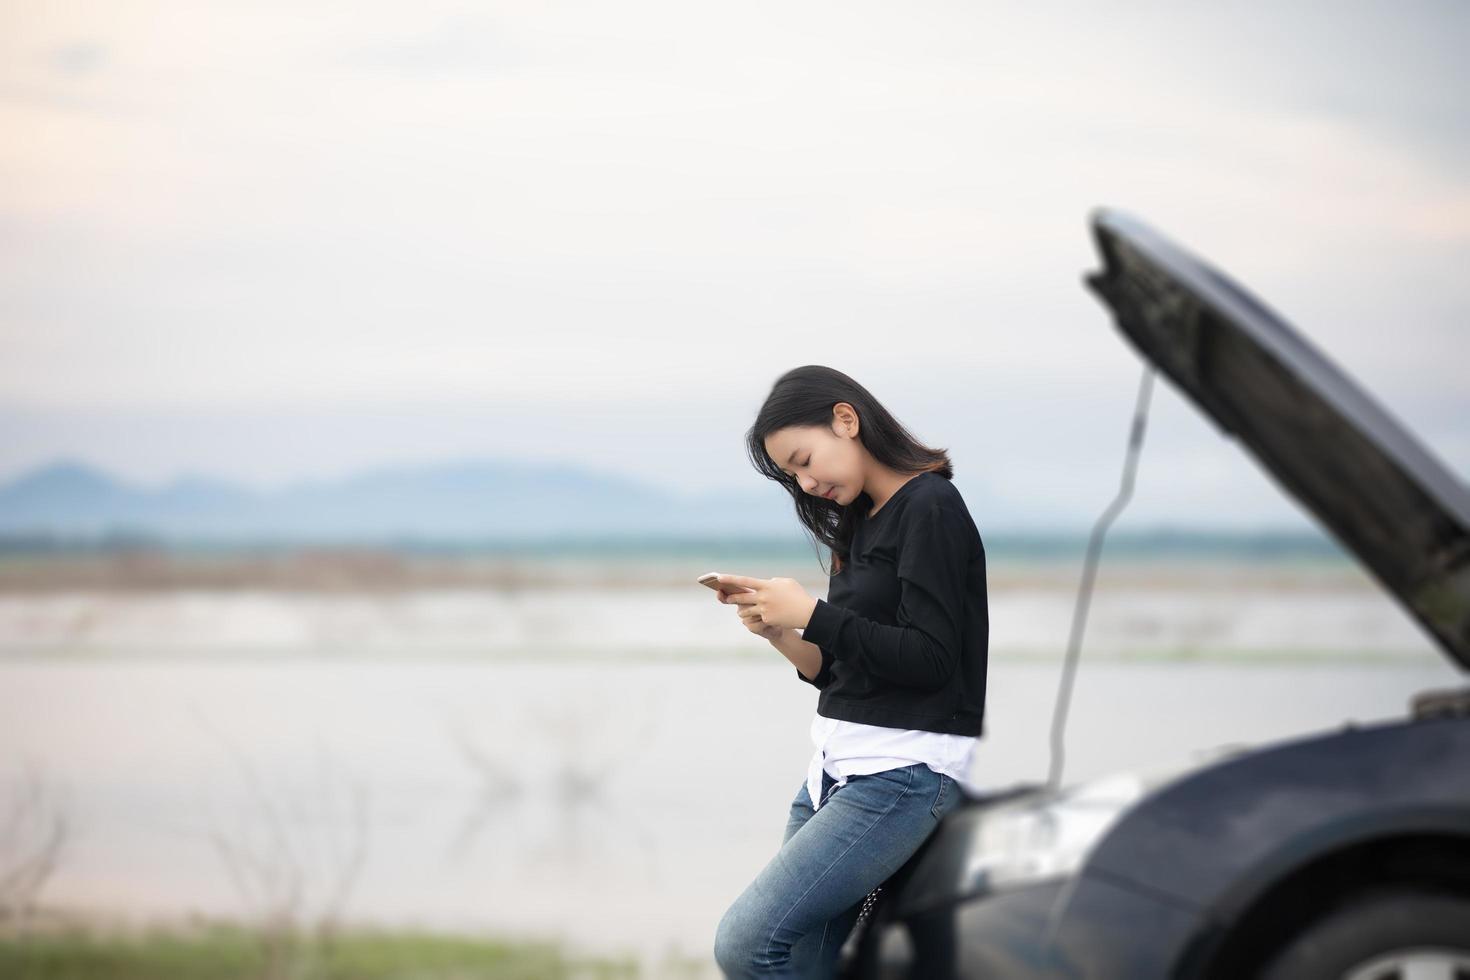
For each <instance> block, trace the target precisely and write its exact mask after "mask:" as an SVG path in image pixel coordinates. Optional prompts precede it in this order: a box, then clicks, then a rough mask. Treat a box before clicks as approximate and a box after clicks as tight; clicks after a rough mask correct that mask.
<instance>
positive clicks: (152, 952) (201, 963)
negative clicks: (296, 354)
mask: <svg viewBox="0 0 1470 980" xmlns="http://www.w3.org/2000/svg"><path fill="white" fill-rule="evenodd" d="M665 970H670V971H672V970H678V972H677V973H672V972H670V973H665V972H661V973H660V975H661V976H662V975H678V976H688V977H695V976H700V975H702V971H701V970H700V964H698V963H694V962H692V961H691V962H684V963H678V962H673V961H670V962H668V963H667V965H666V967H665ZM639 975H640V974H639V967H638V964H637V962H636V960H635V959H634V958H632V957H625V958H614V957H585V956H571V955H569V954H567V953H566V952H565V951H564V950H563V949H562V948H561V947H560V946H559V945H558V944H556V943H554V942H547V941H538V940H525V941H519V940H502V939H494V938H478V937H473V936H450V935H439V934H433V933H420V932H379V931H372V930H362V929H358V930H352V931H348V932H344V933H340V934H337V935H336V936H333V937H331V938H329V939H322V938H317V937H314V936H312V935H310V934H305V933H291V934H278V933H266V932H260V931H254V930H251V929H247V928H244V927H241V926H236V925H203V926H195V927H182V926H180V927H175V928H168V929H154V930H149V931H144V932H139V933H135V934H130V933H121V932H100V931H94V930H91V929H87V928H83V927H78V926H69V927H67V928H64V929H61V930H57V931H49V930H48V931H45V932H33V933H29V934H24V935H20V936H0V977H5V978H7V980H561V978H567V980H571V978H578V980H581V978H587V980H591V978H599V980H603V978H606V980H613V978H630V980H631V978H636V977H638V976H639Z"/></svg>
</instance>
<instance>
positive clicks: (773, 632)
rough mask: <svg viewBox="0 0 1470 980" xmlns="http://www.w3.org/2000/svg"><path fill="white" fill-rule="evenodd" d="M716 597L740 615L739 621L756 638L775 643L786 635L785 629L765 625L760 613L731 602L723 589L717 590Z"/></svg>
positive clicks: (748, 606)
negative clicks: (732, 607)
mask: <svg viewBox="0 0 1470 980" xmlns="http://www.w3.org/2000/svg"><path fill="white" fill-rule="evenodd" d="M717 595H718V596H719V600H720V601H721V602H723V603H724V604H725V605H727V606H734V607H735V611H736V612H737V613H738V614H739V615H740V621H741V622H742V623H744V624H745V628H746V629H748V630H750V631H751V632H752V633H754V634H755V635H756V636H759V637H762V638H763V639H767V640H770V641H771V642H772V643H775V642H776V641H777V640H780V639H781V638H782V637H783V636H784V635H785V634H786V627H784V626H772V625H769V624H767V623H766V621H765V620H763V619H761V616H760V613H758V612H756V611H755V609H754V608H752V607H751V606H750V605H749V604H748V603H747V604H741V603H738V602H731V601H730V598H729V597H730V593H728V592H726V591H725V590H724V589H721V590H719V592H718V593H717Z"/></svg>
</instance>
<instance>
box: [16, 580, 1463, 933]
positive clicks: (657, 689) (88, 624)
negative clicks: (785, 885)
mask: <svg viewBox="0 0 1470 980" xmlns="http://www.w3.org/2000/svg"><path fill="white" fill-rule="evenodd" d="M802 567H803V566H801V565H798V564H796V563H795V562H793V564H791V565H790V566H782V565H780V564H779V563H778V564H774V565H770V564H767V565H760V566H759V573H760V574H771V575H775V574H795V573H796V570H797V569H800V568H802ZM456 568H458V569H460V570H459V571H454V572H453V576H458V575H463V574H466V573H465V572H464V568H465V566H456ZM719 568H720V566H719V565H718V564H717V563H715V564H706V563H704V562H703V561H702V560H701V561H699V562H695V563H694V564H693V565H691V563H690V561H688V560H685V559H679V560H677V561H675V560H672V559H670V560H669V561H668V562H667V567H664V566H658V567H657V568H655V567H654V566H653V565H649V566H647V567H645V568H644V569H643V570H642V571H641V572H640V573H639V574H638V575H636V576H633V577H632V579H631V580H630V579H629V578H628V577H627V576H626V575H624V576H623V577H619V574H618V573H617V570H616V569H608V568H601V567H594V566H578V567H577V568H575V569H572V570H571V571H558V572H557V573H556V574H555V575H551V576H549V577H548V576H547V575H545V574H543V572H544V569H540V570H533V571H536V574H535V575H530V574H528V573H527V572H526V570H525V569H522V568H515V569H501V568H500V567H498V566H497V567H495V568H493V569H491V570H490V572H487V573H486V574H493V575H494V576H497V577H496V578H494V579H493V582H492V583H469V582H462V583H460V584H458V585H456V584H454V583H453V582H450V581H439V582H437V583H435V584H432V585H426V584H425V583H424V582H423V581H421V580H416V582H417V584H415V585H413V587H407V586H406V585H405V583H403V582H397V583H396V584H392V585H391V586H389V585H382V584H381V583H380V586H381V587H367V586H366V585H364V583H362V582H357V583H355V584H352V585H351V586H350V587H346V588H343V587H338V586H335V585H332V584H331V583H332V582H333V581H335V580H334V578H333V576H332V575H325V576H324V577H323V578H322V581H321V582H317V583H316V584H314V585H312V586H311V587H306V585H305V584H303V583H296V584H295V585H294V586H292V587H287V588H283V587H276V588H264V587H261V586H260V584H259V583H258V582H257V583H256V584H255V585H250V584H248V581H247V582H245V583H240V584H237V585H236V586H234V587H223V586H218V587H211V588H202V587H197V586H195V587H190V586H187V585H186V586H181V587H172V586H171V587H163V586H162V585H160V584H159V583H153V584H151V585H149V586H147V587H140V586H139V584H138V583H137V582H134V583H132V584H131V586H130V587H103V584H101V581H100V580H99V581H94V582H91V583H90V584H88V583H86V582H78V581H72V580H68V579H67V576H73V577H75V576H76V575H77V574H79V573H77V572H76V571H75V569H74V568H70V569H69V568H58V569H57V570H53V571H51V572H47V573H46V574H48V575H54V576H55V577H54V578H53V579H51V580H48V581H47V582H46V583H45V584H44V585H43V586H42V585H37V584H36V583H35V582H32V583H30V584H29V585H15V584H14V583H12V587H10V588H7V589H6V590H4V591H0V747H3V755H0V780H3V782H0V813H11V812H12V811H11V810H9V809H6V808H7V807H9V806H11V805H12V804H16V803H22V804H23V803H24V801H25V800H26V799H27V797H26V796H25V795H24V792H23V790H24V787H25V785H26V784H25V782H24V780H25V778H26V776H27V774H28V773H34V774H35V775H36V776H37V778H39V779H40V781H41V782H40V784H39V786H40V793H41V795H40V796H39V797H35V798H33V803H32V805H31V806H30V807H29V808H28V807H27V806H24V805H22V806H20V808H19V809H17V810H15V811H13V812H14V813H16V814H19V820H18V822H16V823H14V824H6V825H4V827H3V828H0V829H7V828H8V829H14V828H18V831H17V832H16V833H13V834H10V835H9V836H3V835H0V870H3V869H4V868H5V867H10V866H13V864H14V862H15V860H16V859H17V858H18V857H20V856H22V855H23V854H24V853H26V849H27V847H34V846H35V845H37V844H38V843H40V842H43V841H44V840H45V835H46V832H47V830H48V829H49V828H50V827H51V824H50V823H48V822H47V818H48V817H49V816H52V815H59V816H60V817H62V818H63V819H64V820H65V834H64V839H63V842H62V849H61V851H60V853H59V855H58V861H57V865H56V870H55V872H54V874H53V875H52V876H51V877H50V878H49V880H47V881H46V885H45V890H44V892H43V893H42V896H41V897H42V900H43V902H44V903H45V904H47V905H51V906H59V907H69V908H75V909H81V910H84V911H89V912H92V913H94V914H97V915H98V916H104V917H116V916H125V917H131V918H135V919H136V918H143V919H147V918H153V917H157V918H178V917H180V916H184V915H187V914H189V913H190V912H195V911H197V912H203V913H208V914H217V915H227V916H233V917H255V916H263V915H267V914H269V913H272V912H276V913H281V914H290V915H291V916H294V917H295V918H296V919H297V920H298V921H300V922H302V923H304V924H310V923H311V922H312V921H314V920H317V919H319V918H322V917H329V918H332V919H335V920H339V921H349V922H354V923H360V924H383V925H395V926H410V927H412V926H419V927H428V928H435V929H452V930H467V931H472V932H487V931H488V932H495V933H500V934H507V933H508V934H515V935H519V936H523V937H533V936H534V937H556V938H561V939H563V940H565V941H567V942H569V943H570V944H571V945H572V946H573V947H576V948H579V949H585V950H588V951H595V952H620V951H632V952H636V953H639V954H640V955H642V956H644V957H645V958H646V959H647V960H648V961H650V962H653V961H656V960H657V959H658V958H659V957H661V956H662V955H663V954H664V953H666V952H669V951H676V952H682V953H684V954H688V955H693V956H699V957H708V955H709V951H710V948H711V946H712V944H713V940H714V929H715V925H716V923H717V922H718V921H719V917H720V915H721V914H722V913H723V911H724V909H725V908H726V907H727V906H728V904H729V903H730V901H732V900H733V899H734V898H735V896H736V895H738V894H739V892H740V891H741V890H742V889H743V888H744V887H745V885H746V884H747V883H748V882H749V881H750V879H751V878H752V877H754V875H755V874H756V873H757V872H758V871H759V869H760V868H761V867H762V866H763V865H764V863H765V862H766V861H768V860H769V859H770V858H771V856H772V855H773V854H774V853H775V851H776V849H777V848H778V847H779V845H780V842H781V834H782V831H783V829H784V827H785V823H786V811H787V806H788V804H789V802H790V800H791V797H792V796H793V795H794V794H795V793H796V791H797V789H798V787H800V786H801V785H802V782H803V779H804V776H805V772H806V765H807V761H808V759H809V757H810V753H811V746H810V744H809V742H808V726H809V723H810V721H811V717H812V712H813V711H814V709H815V703H816V691H815V690H814V689H813V688H812V687H810V686H809V685H807V684H804V683H802V682H801V681H799V680H798V679H797V677H796V673H795V670H794V668H792V667H791V666H790V665H789V664H788V663H787V662H786V661H785V660H784V659H782V658H781V656H780V655H779V654H778V653H776V652H775V651H774V650H773V649H772V648H771V647H770V646H769V645H768V644H766V643H765V642H764V641H762V640H760V639H758V638H756V637H755V636H753V635H751V634H750V633H749V632H748V631H746V630H745V629H744V627H743V626H742V625H741V624H740V622H739V620H738V619H737V618H736V616H735V611H734V609H733V608H731V607H727V606H722V605H720V604H718V603H717V602H715V601H714V595H713V593H710V592H708V591H707V590H705V589H703V588H702V587H700V586H698V585H695V584H694V583H693V581H692V579H693V577H694V576H695V575H697V574H698V573H699V572H702V571H706V570H710V569H719ZM736 570H737V571H739V570H741V569H736ZM746 570H751V571H755V570H756V569H754V568H751V569H746ZM318 571H319V570H313V572H312V574H313V575H315V574H318ZM328 571H330V569H328ZM471 571H473V569H471ZM164 572H168V574H170V575H171V574H172V572H169V571H168V570H167V569H164ZM441 572H442V570H434V571H433V574H436V575H437V574H441ZM1077 572H1078V568H1077V565H1076V563H1075V562H1057V561H1051V562H1035V563H1028V562H1021V561H1002V562H997V563H996V564H995V565H994V566H993V567H992V569H991V570H990V620H991V667H990V686H989V693H988V702H987V719H986V734H985V737H984V738H983V739H982V741H981V743H980V747H979V750H978V752H977V754H976V759H975V771H974V778H975V780H976V781H977V783H979V784H980V785H981V786H983V787H987V788H996V789H999V788H1003V787H1006V786H1010V785H1012V784H1014V783H1016V782H1020V781H1030V782H1039V781H1042V780H1043V779H1044V778H1045V776H1046V773H1047V769H1048V761H1049V760H1048V744H1049V734H1050V725H1051V720H1052V705H1053V701H1054V698H1055V694H1056V688H1057V684H1058V681H1059V679H1060V667H1061V660H1062V653H1063V651H1064V650H1065V648H1066V643H1067V637H1068V634H1069V630H1070V627H1071V620H1072V611H1073V601H1074V598H1075V595H1074V593H1075V588H1076V583H1077ZM442 573H443V574H445V575H446V577H450V578H452V577H453V576H451V575H449V573H448V572H442ZM88 574H91V572H88ZM109 574H110V573H109ZM160 574H163V573H160ZM393 574H394V575H399V574H400V572H393ZM413 574H415V575H419V574H427V573H425V572H424V571H423V570H422V569H418V570H415V571H414V572H413ZM474 574H480V573H479V572H474ZM103 577H104V578H105V576H103ZM165 577H166V576H165ZM247 579H248V576H247ZM109 581H110V580H109ZM802 581H803V584H805V585H807V586H808V587H809V589H810V590H811V591H812V593H813V594H816V595H822V594H825V591H824V590H825V583H824V581H823V580H822V579H821V578H820V577H816V578H813V577H811V576H809V575H807V576H803V577H802ZM128 584H129V583H127V582H120V583H119V582H114V583H113V586H128ZM1456 683H1463V680H1462V678H1461V677H1460V675H1459V674H1458V673H1457V672H1456V671H1455V670H1454V669H1453V668H1452V667H1451V666H1450V664H1449V662H1448V661H1447V660H1446V659H1445V658H1444V657H1443V656H1442V655H1441V654H1439V653H1438V652H1437V651H1436V650H1435V649H1434V647H1433V645H1432V643H1431V642H1430V641H1429V639H1428V638H1427V637H1426V636H1425V635H1424V633H1423V632H1422V631H1421V630H1420V629H1419V627H1418V626H1417V625H1416V624H1415V623H1414V621H1413V620H1411V619H1410V618H1409V617H1408V616H1407V615H1406V614H1405V613H1404V612H1403V611H1402V610H1401V609H1400V608H1399V607H1398V606H1397V605H1396V603H1395V602H1394V600H1392V599H1391V598H1389V597H1388V596H1387V595H1386V594H1385V593H1383V592H1382V591H1381V590H1380V589H1379V588H1378V587H1377V586H1376V585H1374V584H1373V583H1372V582H1371V581H1370V580H1369V579H1368V577H1367V576H1366V575H1365V574H1364V573H1362V572H1361V571H1359V570H1358V569H1356V568H1355V567H1354V566H1350V565H1344V564H1341V563H1336V564H1334V563H1315V564H1314V563H1288V562H1279V563H1255V564H1249V563H1240V564H1232V563H1229V562H1221V561H1211V562H1205V563H1195V564H1190V563H1188V562H1185V561H1182V560H1176V559H1170V560H1168V561H1157V562H1154V561H1138V562H1108V563H1105V564H1104V566H1103V568H1102V570H1101V573H1100V575H1099V578H1098V583H1097V591H1096V593H1095V595H1094V597H1093V601H1092V604H1091V611H1090V616H1089V621H1088V629H1087V633H1086V640H1085V643H1084V647H1083V658H1082V661H1081V667H1080V670H1079V673H1078V675H1077V680H1076V688H1075V691H1074V694H1073V701H1072V710H1071V718H1070V723H1069V729H1068V733H1069V738H1068V755H1067V769H1066V779H1065V781H1067V782H1075V781H1078V780H1081V779H1086V778H1090V777H1094V776H1101V775H1105V774H1107V773H1111V772H1115V771H1118V770H1121V769H1127V768H1132V767H1137V768H1144V769H1151V768H1154V767H1156V766H1167V765H1172V764H1175V763H1178V762H1181V761H1185V762H1187V761H1189V760H1190V759H1192V758H1194V757H1195V756H1196V754H1198V753H1202V752H1207V751H1209V750H1211V749H1215V748H1217V747H1220V746H1224V745H1239V744H1259V743H1264V742H1268V741H1270V740H1273V739H1280V738H1288V737H1292V736H1298V735H1304V734H1307V733H1311V732H1315V731H1321V730H1330V729H1334V728H1336V727H1338V726H1340V725H1342V724H1343V723H1344V722H1347V721H1357V722H1363V723H1367V722H1372V721H1376V720H1381V719H1386V718H1394V717H1402V716H1403V715H1404V714H1405V712H1406V710H1407V706H1408V702H1409V699H1410V697H1411V696H1412V695H1413V694H1414V693H1415V692H1417V691H1420V690H1424V689H1427V688H1434V687H1444V686H1450V685H1453V684H1456Z"/></svg>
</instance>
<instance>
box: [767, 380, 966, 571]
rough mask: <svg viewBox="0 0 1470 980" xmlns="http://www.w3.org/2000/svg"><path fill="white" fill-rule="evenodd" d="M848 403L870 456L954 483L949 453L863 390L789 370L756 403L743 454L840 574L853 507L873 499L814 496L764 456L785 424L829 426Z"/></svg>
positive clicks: (851, 383) (868, 505)
mask: <svg viewBox="0 0 1470 980" xmlns="http://www.w3.org/2000/svg"><path fill="white" fill-rule="evenodd" d="M838 402H847V403H848V404H849V405H851V406H852V407H853V408H854V409H855V410H856V411H857V416H858V421H859V423H860V424H859V426H858V441H859V442H861V443H862V444H863V446H864V448H866V449H867V450H868V452H869V453H871V454H872V455H873V458H874V459H876V460H877V461H878V462H880V463H882V464H883V465H884V466H887V467H888V468H890V469H893V470H897V471H898V472H900V473H906V474H907V473H914V474H917V473H922V472H924V471H926V470H932V471H933V472H935V473H938V474H939V475H940V476H942V477H944V478H945V479H946V480H952V479H954V469H953V467H952V466H951V465H950V461H949V453H948V452H946V451H945V450H943V449H935V448H932V447H930V446H926V445H924V444H923V443H921V442H919V441H918V440H917V439H915V438H914V437H913V436H912V435H910V434H909V431H908V430H907V429H905V428H904V427H903V425H901V424H900V423H899V421H898V420H897V419H895V418H894V417H893V415H892V414H891V413H890V412H889V411H888V409H886V408H884V407H883V406H882V404H880V403H879V401H878V399H876V398H874V397H873V396H872V395H871V394H869V392H868V389H866V388H864V387H863V386H862V385H860V384H858V383H857V382H856V381H854V380H852V378H849V377H848V376H847V375H845V374H843V373H842V372H841V371H838V370H835V369H834V368H829V367H824V366H822V365H820V364H807V365H804V366H802V367H798V368H792V369H791V370H790V371H787V372H786V373H785V374H783V375H781V377H779V378H777V379H776V383H775V384H774V385H772V386H771V393H770V394H769V395H767V396H766V400H765V401H764V402H762V403H761V407H760V411H759V412H757V413H756V417H755V424H754V425H752V426H751V427H750V429H749V430H747V431H746V433H745V443H746V450H747V452H749V454H750V461H751V462H752V463H753V464H755V468H756V469H757V470H759V471H760V472H761V473H763V474H764V475H765V476H766V477H768V478H769V479H772V480H775V481H776V482H777V483H779V484H781V486H783V487H785V488H786V491H787V492H788V493H790V494H791V499H792V500H793V501H794V502H795V503H796V516H797V519H799V520H800V521H801V523H802V524H803V525H805V526H806V529H807V530H808V531H810V532H811V533H812V535H813V537H814V538H815V539H816V543H817V544H818V545H823V544H825V545H826V546H827V547H828V548H830V549H831V553H832V566H833V567H832V571H831V572H829V573H828V574H829V575H830V574H836V573H837V572H840V571H842V564H843V562H845V561H847V556H848V551H849V548H850V546H851V544H852V528H853V522H854V518H855V513H856V510H857V508H858V507H862V508H864V509H865V511H866V509H868V508H871V507H872V505H873V499H872V498H871V497H869V496H868V495H867V493H860V494H858V496H857V499H855V500H854V501H853V502H852V503H850V504H846V505H844V504H839V503H837V502H836V501H834V500H828V499H826V498H824V497H817V496H813V495H812V494H809V493H807V492H806V491H804V490H802V489H801V484H800V483H799V482H798V481H797V479H796V478H795V477H793V476H790V475H788V474H787V473H786V472H785V471H784V470H782V469H781V467H780V466H778V465H777V464H776V461H775V460H773V459H771V457H770V454H769V453H767V452H766V436H768V435H770V434H771V433H773V432H775V431H777V430H778V429H784V428H786V427H787V426H788V425H795V426H815V425H819V426H822V427H823V428H826V429H828V430H830V429H831V427H832V409H833V407H834V406H835V405H836V404H837V403H838Z"/></svg>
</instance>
